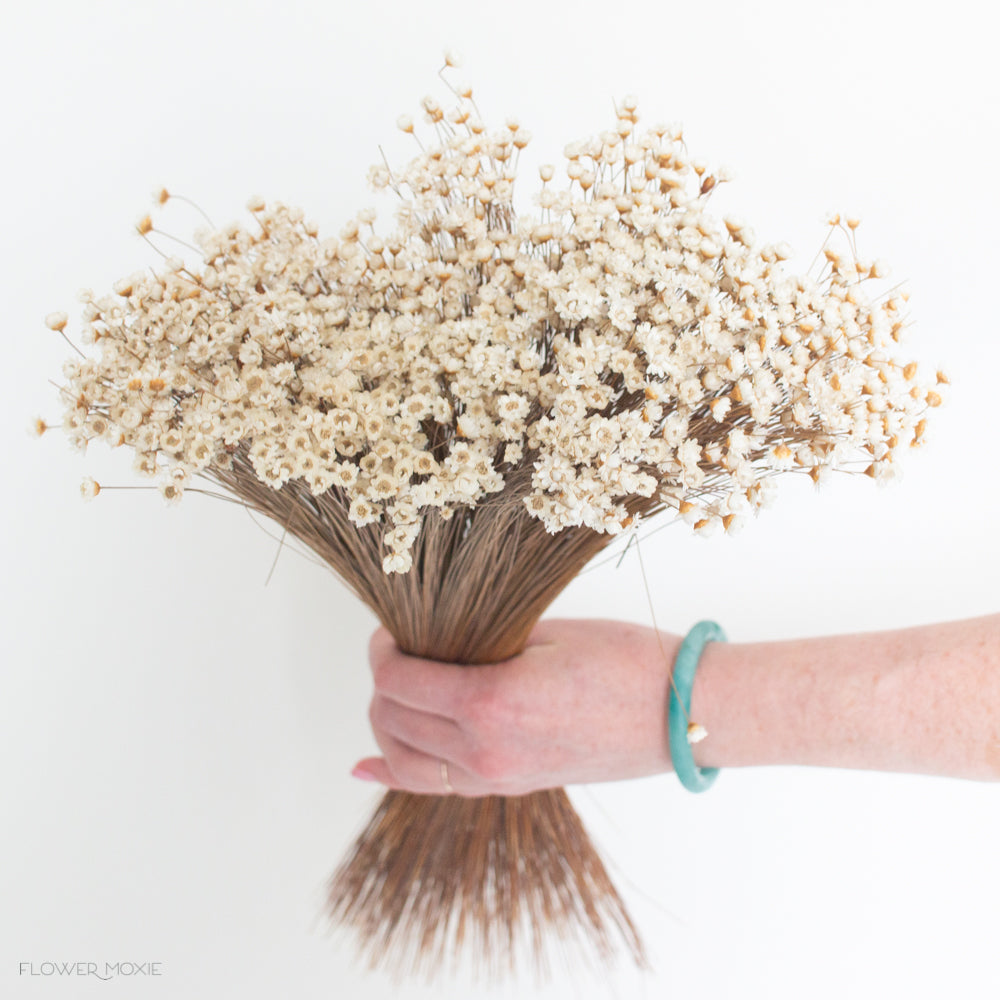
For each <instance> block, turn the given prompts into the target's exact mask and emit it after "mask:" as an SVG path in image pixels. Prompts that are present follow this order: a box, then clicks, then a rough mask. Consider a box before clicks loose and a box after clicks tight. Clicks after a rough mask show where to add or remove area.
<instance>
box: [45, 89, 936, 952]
mask: <svg viewBox="0 0 1000 1000" xmlns="http://www.w3.org/2000/svg"><path fill="white" fill-rule="evenodd" d="M453 92H454V94H455V97H456V103H455V106H454V107H453V108H451V109H450V110H445V109H444V108H442V107H441V106H439V104H438V103H437V102H436V101H434V100H433V99H430V98H427V99H425V100H424V102H423V110H424V112H425V115H426V118H427V120H428V121H429V122H430V123H431V124H432V125H433V127H434V130H435V132H436V137H435V141H434V142H433V144H431V145H429V146H428V147H427V148H426V149H425V148H424V147H423V146H421V152H420V155H418V156H417V157H416V159H414V160H413V162H411V163H410V164H409V165H408V166H407V167H406V168H405V169H402V170H399V171H396V170H393V169H390V168H389V167H388V166H385V165H383V166H377V167H374V168H373V169H372V171H371V173H370V179H371V181H372V183H373V184H374V186H375V187H376V188H380V189H382V188H389V189H391V190H392V191H394V192H395V193H396V194H397V195H398V196H399V198H400V204H399V208H398V211H397V213H396V228H395V229H394V231H393V232H391V234H389V235H386V236H380V235H378V234H377V233H376V231H375V229H374V227H373V225H372V224H373V222H374V213H373V212H367V211H366V212H362V213H360V214H359V215H358V216H357V217H356V218H355V219H354V220H353V221H352V222H350V223H349V224H348V225H347V226H346V227H345V228H344V229H343V230H342V232H341V233H340V236H339V238H336V239H321V238H320V236H319V233H318V230H317V228H316V227H315V226H313V225H311V224H309V223H308V222H306V221H305V220H304V217H303V215H302V213H301V212H299V211H296V210H292V209H289V208H287V207H284V206H282V205H268V204H265V203H264V202H263V201H260V200H254V201H251V203H250V204H249V206H248V207H249V209H250V211H251V213H252V220H253V221H252V223H251V224H250V225H249V226H242V225H232V226H230V227H229V228H227V229H224V230H222V231H211V232H205V233H202V234H200V236H199V245H200V248H201V251H202V259H201V260H200V261H198V263H197V264H196V265H185V264H184V263H183V262H182V261H180V260H174V259H170V260H168V261H167V266H166V267H165V268H164V269H162V270H161V272H160V273H158V274H150V273H144V274H141V275H136V276H135V277H133V278H129V279H126V280H124V281H121V282H119V283H118V284H117V285H116V286H115V288H114V292H113V294H110V295H107V296H103V297H100V298H98V297H94V296H92V295H90V296H87V297H86V305H85V310H86V313H85V317H84V319H85V330H84V340H85V341H86V342H87V343H88V344H92V345H94V347H95V348H96V350H95V351H93V352H91V355H87V356H83V357H82V359H80V360H74V361H71V362H70V363H68V364H67V366H66V369H65V376H66V383H65V387H64V389H63V393H62V395H63V398H64V400H65V402H66V405H67V411H66V416H65V419H64V428H65V430H66V431H67V432H68V434H69V435H70V437H71V438H72V440H73V441H74V442H75V443H76V444H78V445H79V446H80V447H81V448H85V447H86V446H87V444H88V443H89V442H91V441H93V440H95V439H100V440H104V441H107V442H110V443H111V444H112V445H122V444H124V445H127V446H129V447H130V448H132V449H134V452H135V465H136V468H137V469H138V470H139V471H140V472H143V473H146V474H148V475H150V476H154V477H157V478H158V481H159V485H160V489H161V490H162V493H163V495H164V497H166V498H167V499H168V500H171V501H174V500H177V499H179V498H180V497H181V495H182V494H183V492H184V490H185V488H187V487H189V485H190V484H191V483H192V482H193V481H194V480H195V477H201V478H202V479H205V480H209V481H211V482H212V483H215V484H217V485H219V486H221V487H223V488H224V489H225V490H226V491H227V492H228V493H229V494H231V495H232V496H234V497H236V498H238V499H239V500H240V501H241V502H242V503H244V504H246V505H247V506H248V507H250V508H251V509H253V510H255V511H259V512H262V513H264V514H267V515H268V516H269V517H271V518H273V519H274V520H275V522H277V524H279V525H280V526H281V527H282V528H283V529H284V530H285V531H287V532H288V533H289V534H291V535H294V536H297V537H298V538H299V539H301V540H302V541H303V542H304V543H305V544H307V545H308V546H309V547H310V548H311V549H312V550H314V551H315V552H316V553H317V554H318V555H319V556H321V557H322V558H323V559H324V560H325V561H326V562H327V563H328V564H329V565H330V567H332V568H333V570H334V571H335V572H336V573H337V574H338V575H339V576H340V577H342V578H343V579H344V580H345V581H346V582H347V583H348V584H349V585H350V586H351V587H352V588H353V590H354V591H355V592H356V593H357V595H358V596H359V597H360V598H361V599H362V600H363V601H364V602H365V603H366V604H367V605H369V606H370V607H371V608H372V609H373V610H374V611H375V613H376V614H377V615H378V617H379V618H380V619H381V620H382V622H383V623H384V624H385V625H386V626H387V627H388V628H389V629H390V630H391V631H392V633H393V635H394V636H395V637H396V640H397V642H398V643H399V645H400V646H401V647H402V648H403V649H404V650H408V651H412V652H414V653H417V654H420V655H423V656H430V657H435V658H440V659H444V660H449V661H459V662H463V663H469V664H475V663H481V662H489V661H496V660H501V659H504V658H506V657H508V656H510V655H512V654H514V653H516V652H517V651H519V650H520V649H521V648H522V646H523V645H524V643H525V640H526V638H527V636H528V634H529V632H530V630H531V628H532V626H533V625H534V623H535V622H536V621H537V619H538V617H539V616H540V615H541V614H542V612H543V610H544V609H545V608H546V606H547V605H548V604H549V603H550V602H551V601H552V599H553V598H554V597H555V596H556V595H557V594H558V593H559V591H560V590H561V589H562V588H563V587H564V586H565V585H566V584H567V583H568V582H569V581H570V580H571V579H572V578H573V577H574V575H575V574H576V573H577V572H578V571H579V570H580V569H581V568H582V567H583V566H584V565H585V564H586V563H587V562H588V561H589V560H590V559H591V558H592V557H593V556H594V555H595V554H596V553H597V552H598V551H600V550H601V549H602V548H603V547H604V546H605V545H606V544H607V543H608V542H609V541H610V540H611V539H613V538H614V537H615V536H616V535H618V534H619V533H621V532H623V531H625V530H626V529H629V528H630V527H631V528H632V529H635V527H636V526H637V524H638V523H639V522H640V520H641V519H643V518H647V517H650V516H651V515H654V514H657V513H659V512H666V513H667V514H668V515H669V514H672V515H674V516H677V517H680V518H683V519H684V520H686V521H688V522H689V523H690V524H691V525H692V526H693V528H694V530H695V531H697V532H709V531H711V530H713V529H715V528H716V527H718V526H721V527H722V528H724V529H726V530H733V529H734V528H735V527H736V526H737V525H738V523H739V522H740V521H741V519H743V518H744V517H745V516H746V515H747V514H749V513H752V512H755V511H756V510H757V509H758V508H760V507H761V506H763V505H764V504H765V503H766V501H767V498H768V496H769V491H770V487H771V484H772V480H773V477H774V475H775V474H776V473H778V472H780V471H782V470H792V471H799V472H802V473H805V474H808V475H810V476H811V477H812V478H813V479H814V480H819V479H820V478H821V477H822V476H823V474H824V473H825V472H826V471H827V470H830V469H837V468H841V469H848V470H852V469H853V470H855V471H859V472H860V471H864V472H866V473H867V474H868V475H870V476H872V477H874V478H875V479H877V480H884V479H886V478H888V477H890V476H891V475H892V473H893V472H894V470H895V468H896V459H897V455H898V453H899V452H900V450H901V449H903V448H905V447H907V446H909V445H913V444H918V443H919V442H920V440H921V437H922V435H923V433H924V427H925V411H926V410H927V409H928V407H933V406H935V405H937V404H938V403H939V402H940V397H939V395H938V392H937V390H936V388H932V387H930V386H929V385H928V384H927V382H926V381H925V380H923V379H922V378H918V377H917V369H916V365H915V364H914V363H912V362H909V363H906V362H903V361H901V360H899V359H897V358H896V357H895V355H894V344H895V342H896V341H898V339H899V337H900V334H901V332H902V330H903V328H904V317H903V313H902V307H903V298H904V297H903V296H902V295H900V294H899V293H897V292H895V291H891V290H890V291H888V292H887V293H884V294H882V295H880V297H873V296H872V295H870V294H869V293H868V291H867V289H868V288H869V287H870V286H871V280H872V279H877V278H879V277H880V276H881V274H880V268H879V265H878V264H875V263H871V262H868V261H864V260H861V259H860V258H859V257H858V255H857V252H856V247H855V242H854V236H855V228H856V225H857V223H856V221H855V220H852V219H846V220H844V221H843V222H841V220H840V219H839V218H838V219H833V220H831V235H835V234H839V239H840V248H839V249H835V248H834V247H833V245H832V244H831V243H830V241H829V240H828V243H827V245H826V247H825V250H824V257H823V260H822V270H821V272H820V273H819V274H817V275H816V276H815V277H806V276H801V275H794V274H790V273H787V272H786V270H785V269H784V267H783V263H782V262H783V261H785V260H786V259H787V258H788V255H789V251H788V250H787V249H786V248H784V247H782V246H757V245H756V244H755V241H754V238H753V235H752V233H751V232H750V230H749V229H748V228H747V226H746V225H745V224H743V223H742V222H740V221H739V220H737V219H732V218H727V219H725V220H724V221H719V220H717V219H716V218H714V217H713V216H712V215H711V214H710V213H709V210H708V202H709V200H710V196H711V194H712V191H713V189H714V188H715V187H716V186H717V185H718V184H719V183H720V182H721V181H722V180H724V179H725V178H724V177H723V176H721V175H720V174H719V173H712V172H710V171H709V170H708V169H707V168H706V167H705V166H704V165H702V164H701V163H699V162H698V161H697V160H692V159H691V157H690V156H689V154H688V152H687V149H686V147H685V145H684V143H683V140H682V135H681V131H680V129H679V128H676V127H656V128H653V129H650V130H648V131H640V130H639V129H638V128H637V121H638V114H637V110H636V107H637V106H636V102H635V100H633V99H626V100H624V101H623V102H622V104H621V106H620V108H619V109H618V111H617V119H616V121H615V122H614V124H613V126H612V128H611V129H609V130H608V131H605V132H602V133H601V134H600V135H598V136H596V137H594V138H591V139H588V140H585V141H583V142H579V143H574V144H572V145H570V146H568V147H567V148H566V151H565V158H566V163H565V168H564V170H563V171H562V172H563V173H565V174H567V175H568V178H569V183H568V185H559V184H556V183H555V178H556V174H557V171H556V169H555V168H554V167H552V166H544V167H542V168H541V171H540V172H541V180H542V186H541V190H540V193H539V194H538V195H537V198H536V200H537V204H538V207H539V209H540V214H537V215H531V216H527V215H524V214H518V213H517V212H516V211H515V209H514V204H513V182H514V175H515V167H516V163H517V160H518V152H519V151H520V150H521V149H522V148H523V147H524V146H525V145H526V144H527V142H528V140H529V136H528V133H527V132H526V131H525V129H524V128H523V127H522V126H521V125H520V124H519V123H518V122H516V121H514V120H510V121H508V122H507V124H506V126H505V127H504V128H502V129H500V130H499V131H487V129H486V128H485V126H484V125H483V124H482V122H481V120H480V117H479V115H478V113H477V110H476V106H475V104H474V102H473V101H472V95H471V90H469V89H468V88H464V87H456V88H453ZM399 124H400V127H401V128H402V129H403V130H404V131H406V132H413V131H414V125H413V122H412V121H411V120H410V119H409V118H403V119H400V122H399ZM168 197H169V195H168V193H167V192H166V191H164V192H162V193H161V196H160V200H161V201H166V200H167V198H168ZM139 228H140V232H142V233H143V234H144V235H147V236H149V235H152V236H155V234H156V232H157V231H156V230H155V229H154V227H153V223H152V221H151V220H150V219H149V218H147V219H144V220H143V222H142V223H141V224H140V227H139ZM48 322H49V325H50V326H51V327H52V328H54V329H57V330H60V331H62V330H63V329H64V327H65V326H66V323H67V319H66V316H65V315H64V314H54V315H53V316H50V317H49V320H48ZM98 490H99V487H98V486H97V484H96V483H94V482H93V481H92V480H91V481H88V482H87V483H86V484H85V487H84V491H85V493H87V494H91V495H93V494H94V493H96V492H97V491H98ZM330 908H331V913H332V914H333V915H334V916H335V917H336V918H337V919H338V920H340V921H342V922H344V923H347V924H349V925H351V926H353V927H355V928H357V930H358V931H359V932H360V934H361V938H362V942H363V946H364V947H365V948H366V949H367V950H368V952H369V953H370V955H371V957H372V961H373V962H376V963H390V964H391V963H394V964H395V965H396V966H397V968H404V969H409V968H412V967H415V966H417V965H419V964H420V963H421V962H427V963H428V964H429V966H430V967H432V968H434V967H437V966H438V965H439V964H440V963H441V961H442V960H443V959H444V958H445V956H446V955H447V954H448V953H449V952H450V951H451V950H452V949H454V948H455V947H456V946H457V945H458V944H460V943H462V942H463V941H465V942H466V943H467V944H468V945H469V946H470V947H474V948H475V949H476V950H477V951H478V953H479V954H480V956H482V957H485V958H486V959H487V960H490V961H496V960H499V961H501V962H506V961H507V960H508V958H509V959H510V961H511V962H513V961H514V960H515V959H514V957H513V956H514V955H515V954H516V953H517V950H518V946H519V945H520V944H527V945H528V946H529V950H533V951H534V952H535V953H536V954H541V952H542V951H543V944H544V938H545V935H546V934H547V933H548V932H549V931H550V930H554V931H555V932H557V933H562V934H564V935H567V936H574V935H580V936H582V937H583V938H584V939H585V940H589V941H590V943H591V944H592V945H593V946H594V947H596V948H597V950H598V951H599V952H600V953H601V954H602V955H606V954H610V953H611V952H612V951H613V950H614V948H615V947H616V946H620V945H621V944H624V945H625V947H626V948H627V949H628V950H629V951H630V952H631V953H632V954H633V955H634V956H635V957H636V958H637V959H639V960H640V961H641V960H642V955H643V952H642V946H641V944H640V941H639V937H638V935H637V934H636V932H635V929H634V927H633V926H632V923H631V921H630V920H629V917H628V915H627V913H626V911H625V908H624V906H623V905H622V902H621V900H620V898H619V897H618V895H617V893H616V892H615V889H614V887H613V885H612V884H611V881H610V879H609V878H608V876H607V874H606V872H605V870H604V867H603V866H602V864H601V862H600V859H599V858H598V856H597V854H596V853H595V852H594V849H593V848H592V846H591V845H590V843H589V841H588V839H587V836H586V834H585V832H584V831H583V829H582V827H581V825H580V823H579V820H578V819H577V817H576V815H575V813H574V812H573V810H572V808H571V806H570V804H569V802H568V799H567V798H566V796H565V794H564V793H563V792H562V791H556V790H554V791H547V792H542V793H538V794H535V795H530V796H526V797H521V798H511V799H505V798H501V797H494V798H488V799H475V800H466V799H462V798H457V797H440V798H439V797H433V796H414V795H408V794H402V793H395V792H390V793H389V794H388V795H386V797H385V799H384V800H383V802H382V804H381V806H380V808H379V809H378V811H377V813H376V815H375V816H374V817H373V819H372V821H371V823H370V824H369V825H368V827H367V829H366V830H365V831H364V833H363V834H362V835H361V837H360V838H359V840H358V841H357V843H356V844H355V846H354V848H353V849H352V851H351V853H350V856H349V857H348V859H347V860H346V861H345V863H344V864H343V866H342V867H341V868H340V870H339V871H338V873H337V874H336V876H335V877H334V879H333V881H332V885H331V892H330Z"/></svg>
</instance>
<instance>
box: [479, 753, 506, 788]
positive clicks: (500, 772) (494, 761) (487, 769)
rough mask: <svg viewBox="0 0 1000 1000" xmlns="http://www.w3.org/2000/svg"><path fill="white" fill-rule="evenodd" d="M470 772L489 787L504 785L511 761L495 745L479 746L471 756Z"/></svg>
mask: <svg viewBox="0 0 1000 1000" xmlns="http://www.w3.org/2000/svg"><path fill="white" fill-rule="evenodd" d="M469 769H470V770H471V771H472V773H473V774H474V775H475V776H476V777H477V778H478V779H479V780H480V781H483V782H485V783H486V784H487V785H489V786H490V787H491V788H502V787H504V786H505V785H506V784H507V783H508V781H509V779H510V777H511V761H510V759H509V758H508V756H507V755H506V754H505V753H504V752H503V751H500V750H498V749H497V748H496V747H481V748H480V749H478V750H477V751H476V752H475V753H474V754H473V756H472V760H471V761H470V768H469Z"/></svg>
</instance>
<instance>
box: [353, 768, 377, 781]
mask: <svg viewBox="0 0 1000 1000" xmlns="http://www.w3.org/2000/svg"><path fill="white" fill-rule="evenodd" d="M351 774H352V775H353V776H354V777H355V778H360V779H361V780H362V781H378V778H376V777H375V775H374V774H372V773H371V771H369V770H367V769H365V768H364V767H362V766H361V765H360V764H358V766H357V767H356V768H354V770H353V771H351Z"/></svg>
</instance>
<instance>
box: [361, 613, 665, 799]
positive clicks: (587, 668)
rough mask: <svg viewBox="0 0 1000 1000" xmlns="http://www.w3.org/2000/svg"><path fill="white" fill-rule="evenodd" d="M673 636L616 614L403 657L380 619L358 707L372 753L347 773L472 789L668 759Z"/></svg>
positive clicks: (558, 781)
mask: <svg viewBox="0 0 1000 1000" xmlns="http://www.w3.org/2000/svg"><path fill="white" fill-rule="evenodd" d="M661 642H662V647H661ZM679 644H680V639H679V637H677V636H672V635H662V634H661V636H660V638H659V639H657V636H656V633H655V632H654V631H653V630H652V629H649V628H644V627H642V626H638V625H630V624H626V623H623V622H616V621H592V620H579V621H576V620H551V621H543V622H541V623H539V625H538V626H537V627H536V628H535V630H534V631H533V632H532V634H531V636H530V638H529V639H528V645H527V646H526V647H525V649H524V651H523V652H522V653H520V654H519V655H518V656H515V657H512V658H511V659H509V660H505V661H504V662H502V663H497V664H488V665H484V666H475V667H460V666H456V665H454V664H445V663H438V662H436V661H434V660H424V659H420V658H418V657H411V656H406V655H405V654H403V653H401V652H400V651H399V649H398V648H397V647H396V644H395V642H394V641H393V639H392V636H391V635H390V634H389V632H388V631H386V630H385V629H379V630H378V631H377V632H376V633H375V634H374V635H373V636H372V639H371V644H370V647H369V658H370V661H371V667H372V672H373V675H374V681H375V693H374V696H373V697H372V701H371V708H370V712H369V717H370V720H371V725H372V729H373V731H374V734H375V739H376V742H377V743H378V745H379V748H380V749H381V751H382V754H383V756H382V757H369V758H366V759H365V760H362V761H360V762H359V763H358V764H357V766H356V767H355V769H354V771H353V772H352V773H353V774H354V775H355V776H356V777H359V778H363V779H366V780H371V781H378V782H381V783H382V784H384V785H387V786H388V787H390V788H395V789H401V790H405V791H410V792H417V793H423V794H442V793H444V792H446V791H449V789H448V788H447V787H446V782H448V783H450V785H451V789H450V790H453V791H454V792H455V793H456V794H458V795H465V796H481V795H523V794H527V793H528V792H532V791H537V790H539V789H543V788H553V787H559V786H562V785H569V784H578V783H584V782H596V781H613V780H619V779H624V778H635V777H640V776H642V775H647V774H655V773H658V772H661V771H665V770H669V769H670V753H669V749H668V743H667V721H666V706H667V697H668V694H669V684H670V664H672V663H673V660H674V656H675V655H676V652H677V647H678V646H679ZM442 764H444V765H446V768H443V767H442Z"/></svg>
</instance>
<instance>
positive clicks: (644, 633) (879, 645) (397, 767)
mask: <svg viewBox="0 0 1000 1000" xmlns="http://www.w3.org/2000/svg"><path fill="white" fill-rule="evenodd" d="M679 642H680V639H679V637H678V636H673V635H663V636H662V637H657V635H656V633H655V632H654V631H653V630H652V629H649V628H645V627H643V626H640V625H630V624H625V623H621V622H614V621H603V620H583V621H572V620H554V621H546V622H542V623H541V624H540V625H539V626H538V627H537V628H536V630H535V632H534V633H533V634H532V637H531V640H530V642H529V644H528V646H527V647H526V648H525V650H524V651H523V652H522V653H521V654H520V655H519V656H516V657H513V658H512V659H510V660H508V661H506V662H504V663H500V664H493V665H488V666H482V667H475V668H462V667H458V666H454V665H450V664H440V663H435V662H433V661H426V660H419V659H416V658H413V657H407V656H404V655H403V654H401V653H399V651H398V650H397V649H396V648H395V645H394V644H393V642H392V640H391V637H390V636H389V635H388V633H386V632H385V631H384V630H380V631H379V632H378V633H376V635H375V636H374V637H373V639H372V645H371V659H372V666H373V670H374V676H375V695H374V697H373V699H372V712H371V716H372V725H373V729H374V732H375V736H376V740H377V742H378V744H379V746H380V748H381V749H382V752H383V754H384V756H383V757H381V758H368V759H366V760H364V761H362V762H361V763H360V764H359V765H358V768H357V769H356V771H355V773H356V774H357V776H359V777H366V778H369V779H371V780H376V781H381V782H383V783H384V784H387V785H389V786H390V787H394V788H405V789H407V790H410V791H416V792H426V793H440V792H441V791H443V790H444V789H443V785H442V782H443V774H444V772H443V771H442V767H441V764H442V762H444V763H445V764H446V766H447V774H448V778H449V783H450V784H451V785H452V786H453V787H454V789H455V791H456V792H457V793H458V794H462V795H486V794H494V793H498V794H508V795H517V794H523V793H526V792H529V791H533V790H536V789H540V788H548V787H555V786H560V785H566V784H576V783H583V782H594V781H609V780H616V779H624V778H635V777H640V776H643V775H649V774H656V773H658V772H662V771H668V770H670V758H669V753H668V751H667V746H668V743H667V728H666V704H667V698H668V694H669V683H670V681H669V671H670V664H672V662H673V659H674V656H675V655H676V651H677V647H678V645H679ZM691 717H692V720H693V721H695V722H697V723H699V724H700V725H702V726H704V728H705V729H706V730H707V732H708V736H707V738H706V739H704V740H703V741H701V742H699V743H696V744H695V745H694V746H693V748H692V752H693V754H694V758H695V761H696V763H698V764H699V765H700V766H703V767H738V766H751V765H766V764H799V765H812V766H820V767H824V766H825V767H843V768H865V769H876V770H884V771H905V772H913V773H922V774H937V775H948V776H952V777H962V778H971V779H979V780H1000V615H993V616H987V617H985V618H977V619H970V620H968V621H961V622H951V623H946V624H941V625H932V626H924V627H921V628H914V629H904V630H900V631H894V632H882V633H871V634H861V635H845V636H832V637H826V638H814V639H802V640H794V641H788V642H777V643H755V644H749V645H741V644H736V643H733V644H727V643H710V644H709V645H708V646H706V648H705V651H704V652H703V654H702V657H701V661H700V663H699V667H698V672H697V674H696V678H695V684H694V689H693V694H692V704H691Z"/></svg>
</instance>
